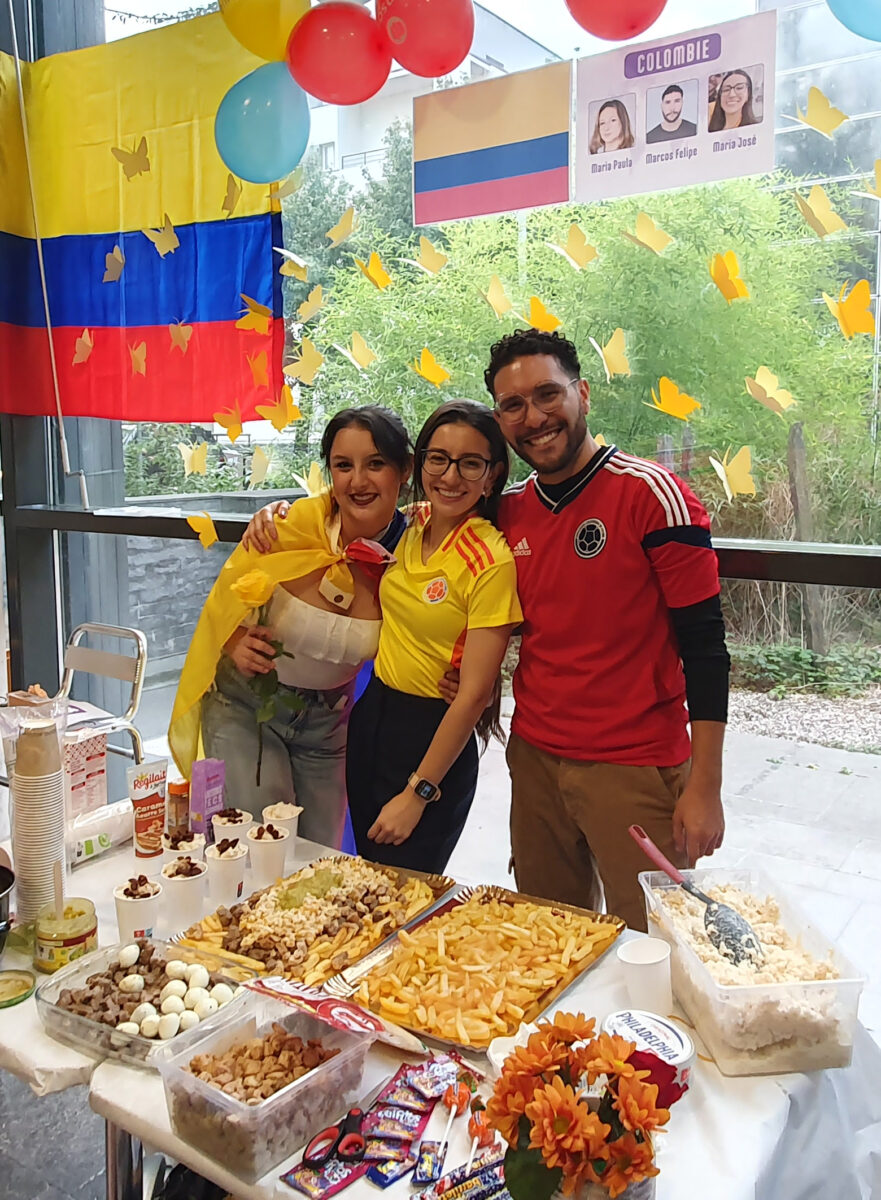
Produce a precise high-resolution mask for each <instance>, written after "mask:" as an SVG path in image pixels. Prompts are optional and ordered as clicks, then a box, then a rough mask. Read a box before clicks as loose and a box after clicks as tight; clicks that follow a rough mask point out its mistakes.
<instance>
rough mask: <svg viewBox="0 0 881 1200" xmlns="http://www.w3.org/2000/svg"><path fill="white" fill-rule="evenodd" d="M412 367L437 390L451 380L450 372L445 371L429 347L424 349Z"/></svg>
mask: <svg viewBox="0 0 881 1200" xmlns="http://www.w3.org/2000/svg"><path fill="white" fill-rule="evenodd" d="M410 366H411V367H412V368H413V370H414V371H415V372H416V374H417V375H421V376H422V378H423V379H426V380H428V382H429V383H433V384H434V386H435V387H436V388H439V387H440V385H441V384H442V383H446V382H447V380H448V379H449V378H450V373H449V371H445V370H444V368H443V367H442V366H441V365H440V363H439V362H438V361H437V359H436V358H435V357H434V355H433V354H432V353H431V351H430V350H429V349H428V347H427V346H425V347H424V348H423V350H422V355H421V357H419V358H417V359H415V360H414V361H413V362H412V363H411V364H410Z"/></svg>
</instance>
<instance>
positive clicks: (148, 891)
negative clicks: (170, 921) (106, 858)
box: [113, 875, 162, 942]
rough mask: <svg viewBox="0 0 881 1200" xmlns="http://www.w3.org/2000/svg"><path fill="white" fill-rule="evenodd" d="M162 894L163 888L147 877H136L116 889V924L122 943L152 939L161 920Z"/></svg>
mask: <svg viewBox="0 0 881 1200" xmlns="http://www.w3.org/2000/svg"><path fill="white" fill-rule="evenodd" d="M161 894H162V886H161V885H160V884H158V883H153V882H152V881H151V880H149V879H148V878H147V876H146V875H138V876H134V877H132V878H131V879H127V880H126V881H125V883H121V884H120V885H119V887H117V888H114V890H113V899H114V900H115V901H116V923H117V925H118V926H119V940H120V941H121V942H133V941H135V940H136V939H137V938H145V937H152V935H153V928H154V926H155V925H156V922H157V920H158V919H159V897H160V896H161Z"/></svg>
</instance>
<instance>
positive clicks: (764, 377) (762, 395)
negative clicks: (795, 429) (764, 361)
mask: <svg viewBox="0 0 881 1200" xmlns="http://www.w3.org/2000/svg"><path fill="white" fill-rule="evenodd" d="M744 382H745V383H746V390H747V391H748V392H749V394H750V395H751V396H752V398H753V400H758V402H759V404H764V406H765V408H769V409H770V410H771V412H775V413H777V415H778V416H781V417H782V416H783V414H784V412H785V411H786V409H787V408H790V407H791V406H792V405H793V404H795V403H796V401H795V400H793V398H792V393H791V392H787V391H786V389H785V388H782V387H780V386H779V380H778V378H777V376H776V375H775V374H774V372H773V371H770V370H769V369H768V368H767V367H759V369H758V371H756V375H755V378H754V379H753V378H752V376H750V375H747V377H746V379H745V381H744Z"/></svg>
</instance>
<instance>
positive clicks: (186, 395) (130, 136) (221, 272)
mask: <svg viewBox="0 0 881 1200" xmlns="http://www.w3.org/2000/svg"><path fill="white" fill-rule="evenodd" d="M258 65H259V60H258V59H256V58H254V57H252V56H251V55H250V54H249V53H248V52H247V51H246V50H244V49H243V48H242V47H241V46H240V45H239V44H238V42H236V41H235V39H234V38H233V37H232V36H231V35H230V34H229V32H228V31H227V29H226V27H225V26H224V24H223V21H222V19H221V17H220V15H219V14H214V15H211V16H207V17H202V18H199V19H197V20H194V21H188V22H186V23H183V24H178V25H172V26H169V27H167V28H164V29H158V30H154V31H150V32H148V33H143V34H139V35H137V36H135V37H132V38H128V39H126V40H124V41H119V42H113V43H110V44H108V45H103V46H95V47H92V48H90V49H86V50H77V51H73V52H70V53H66V54H59V55H54V56H52V57H50V58H46V59H42V60H40V61H38V62H36V63H33V64H30V63H25V64H23V70H24V73H25V74H24V84H25V96H26V108H27V116H28V124H29V130H30V146H31V163H32V168H33V171H34V191H35V195H36V202H37V212H38V217H39V225H40V232H41V234H42V238H43V255H44V260H45V269H46V280H47V288H48V298H49V311H50V316H51V321H52V326H53V330H54V344H55V351H56V357H57V363H58V373H59V387H60V394H61V404H62V409H63V411H64V413H65V414H66V415H68V416H92V417H112V418H117V419H126V420H141V421H194V420H206V419H210V417H211V415H212V414H213V413H214V412H216V411H217V410H218V409H223V408H225V407H227V406H233V405H234V404H235V403H236V401H238V402H239V404H240V407H241V411H242V415H243V416H245V417H247V416H248V415H253V408H254V405H255V404H256V403H264V404H265V403H271V402H272V401H273V400H274V399H277V397H278V393H279V391H280V388H281V386H282V382H283V377H282V375H281V356H282V349H283V340H284V331H283V322H282V298H281V280H280V278H279V276H278V272H277V261H276V263H275V264H273V258H274V257H275V258H276V260H277V256H274V255H273V252H272V247H273V246H280V245H282V242H281V217H280V215H279V213H278V212H272V211H271V209H272V208H273V207H275V208H276V209H277V208H278V207H279V206H278V202H277V201H275V202H274V203H273V202H272V201H271V200H270V195H269V188H268V187H263V186H260V187H258V186H255V185H251V184H244V185H241V186H240V185H239V183H238V181H232V183H231V182H230V179H229V174H228V171H227V169H226V167H225V166H224V165H223V163H222V162H221V159H220V156H219V155H218V153H217V149H216V147H215V144H214V133H213V126H214V116H215V113H216V110H217V106H218V104H219V102H220V100H221V99H222V97H223V95H224V93H225V92H226V91H227V90H228V88H229V87H231V86H232V84H233V83H235V82H236V80H237V79H239V78H240V77H241V76H242V75H244V74H245V73H246V72H248V71H250V70H253V69H254V67H256V66H258ZM114 150H116V151H117V153H116V154H114V152H113V151H114ZM0 179H2V186H0V410H2V411H5V412H15V413H24V414H35V415H47V414H51V413H54V411H55V403H54V393H53V387H52V379H51V372H50V360H49V352H48V335H47V328H46V318H45V312H44V306H43V297H42V292H41V286H40V279H39V273H38V265H37V252H36V243H35V240H34V226H33V220H32V217H31V206H30V192H29V188H28V177H27V171H26V165H25V158H24V145H23V139H22V129H21V121H20V116H19V104H18V96H17V92H16V84H15V73H14V64H13V62H12V60H11V59H10V58H8V57H7V56H5V55H2V56H0ZM225 201H226V202H227V209H229V210H231V211H226V210H225V209H224V202H225ZM144 230H148V231H161V236H158V237H157V236H156V235H154V236H153V237H152V238H151V237H150V236H149V235H148V234H147V233H144V232H143V231H144ZM175 240H176V241H177V242H178V243H179V244H178V245H177V246H174V245H173V243H174V242H175ZM117 248H118V249H117ZM163 249H164V250H165V253H164V254H160V250H163ZM108 255H109V256H110V259H109V260H108V257H107V256H108ZM120 267H121V270H120ZM105 276H107V277H108V278H107V281H106V282H105ZM114 276H118V277H116V278H114ZM243 295H244V296H245V297H247V298H248V300H243V298H242V297H243ZM248 301H250V302H251V303H250V305H249V303H248ZM249 313H252V315H249ZM243 315H244V318H245V319H244V320H242V317H243Z"/></svg>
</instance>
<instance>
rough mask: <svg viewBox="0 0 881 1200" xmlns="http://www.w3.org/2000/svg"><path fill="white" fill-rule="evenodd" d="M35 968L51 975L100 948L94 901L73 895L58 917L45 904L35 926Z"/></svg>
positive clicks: (50, 907)
mask: <svg viewBox="0 0 881 1200" xmlns="http://www.w3.org/2000/svg"><path fill="white" fill-rule="evenodd" d="M34 934H35V939H36V940H35V946H34V966H35V967H36V968H37V970H38V971H43V972H44V973H45V974H47V975H51V974H52V973H53V972H54V971H58V970H60V969H61V968H62V967H66V966H67V964H68V963H70V962H73V960H74V959H76V958H82V956H83V955H84V954H88V953H89V951H90V950H95V949H97V946H98V918H97V916H96V915H95V906H94V904H93V903H92V901H91V900H86V899H85V898H84V897H82V896H71V897H69V898H68V899H66V900H65V902H64V911H63V913H62V914H61V916H60V917H59V916H58V915H57V914H56V912H55V905H54V904H44V905H43V907H42V908H41V909H40V911H39V913H38V914H37V921H36V925H35V926H34Z"/></svg>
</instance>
